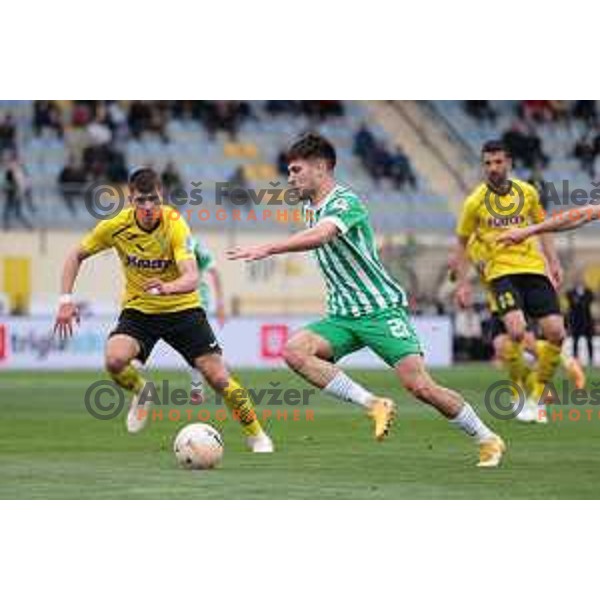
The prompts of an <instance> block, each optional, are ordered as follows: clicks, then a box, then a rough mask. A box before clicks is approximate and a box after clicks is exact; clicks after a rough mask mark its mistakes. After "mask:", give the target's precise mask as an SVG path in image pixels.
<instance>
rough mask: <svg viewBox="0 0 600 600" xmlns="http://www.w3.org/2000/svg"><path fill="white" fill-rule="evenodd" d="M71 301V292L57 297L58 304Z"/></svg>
mask: <svg viewBox="0 0 600 600" xmlns="http://www.w3.org/2000/svg"><path fill="white" fill-rule="evenodd" d="M71 302H73V295H72V294H62V295H61V296H60V298H59V299H58V303H59V304H71Z"/></svg>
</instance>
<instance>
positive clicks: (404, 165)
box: [389, 146, 417, 189]
mask: <svg viewBox="0 0 600 600" xmlns="http://www.w3.org/2000/svg"><path fill="white" fill-rule="evenodd" d="M389 175H390V177H391V179H392V181H393V182H394V183H395V184H396V187H397V188H398V189H402V188H403V187H404V186H405V185H406V184H407V183H408V184H409V185H410V186H411V187H412V188H413V189H416V187H417V179H416V177H415V175H414V173H413V170H412V167H411V166H410V161H409V160H408V156H406V154H405V153H404V151H403V150H402V148H401V147H400V146H398V147H397V148H396V152H395V154H393V155H391V157H390V161H389Z"/></svg>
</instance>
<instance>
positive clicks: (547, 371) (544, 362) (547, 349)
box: [534, 340, 561, 398]
mask: <svg viewBox="0 0 600 600" xmlns="http://www.w3.org/2000/svg"><path fill="white" fill-rule="evenodd" d="M537 345H538V362H537V371H536V384H535V389H534V397H535V398H540V397H541V395H542V393H543V391H544V388H545V387H546V384H547V383H548V382H549V381H550V380H551V379H552V377H553V376H554V372H555V371H556V369H557V367H558V364H559V363H560V357H561V347H560V346H555V345H554V344H551V343H550V342H547V341H545V340H540V341H539V342H538V343H537Z"/></svg>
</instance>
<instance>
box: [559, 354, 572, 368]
mask: <svg viewBox="0 0 600 600" xmlns="http://www.w3.org/2000/svg"><path fill="white" fill-rule="evenodd" d="M560 364H561V366H562V368H563V369H565V371H568V370H569V368H570V367H571V357H570V356H569V355H568V354H567V353H566V352H561V353H560Z"/></svg>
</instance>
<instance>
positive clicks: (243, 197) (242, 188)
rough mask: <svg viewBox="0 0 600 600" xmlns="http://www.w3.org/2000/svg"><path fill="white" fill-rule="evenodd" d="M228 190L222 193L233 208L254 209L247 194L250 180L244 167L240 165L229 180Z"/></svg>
mask: <svg viewBox="0 0 600 600" xmlns="http://www.w3.org/2000/svg"><path fill="white" fill-rule="evenodd" d="M227 182H228V184H229V186H228V188H227V189H226V190H225V191H224V192H222V197H223V198H224V199H225V200H227V201H228V202H230V203H231V208H233V209H240V208H243V209H244V210H250V209H251V208H254V205H253V204H252V201H251V200H250V197H249V195H248V193H247V189H248V179H247V178H246V173H245V172H244V167H243V166H242V165H239V166H238V167H236V169H235V171H234V172H233V173H232V174H231V175H230V176H229V178H228V179H227Z"/></svg>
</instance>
